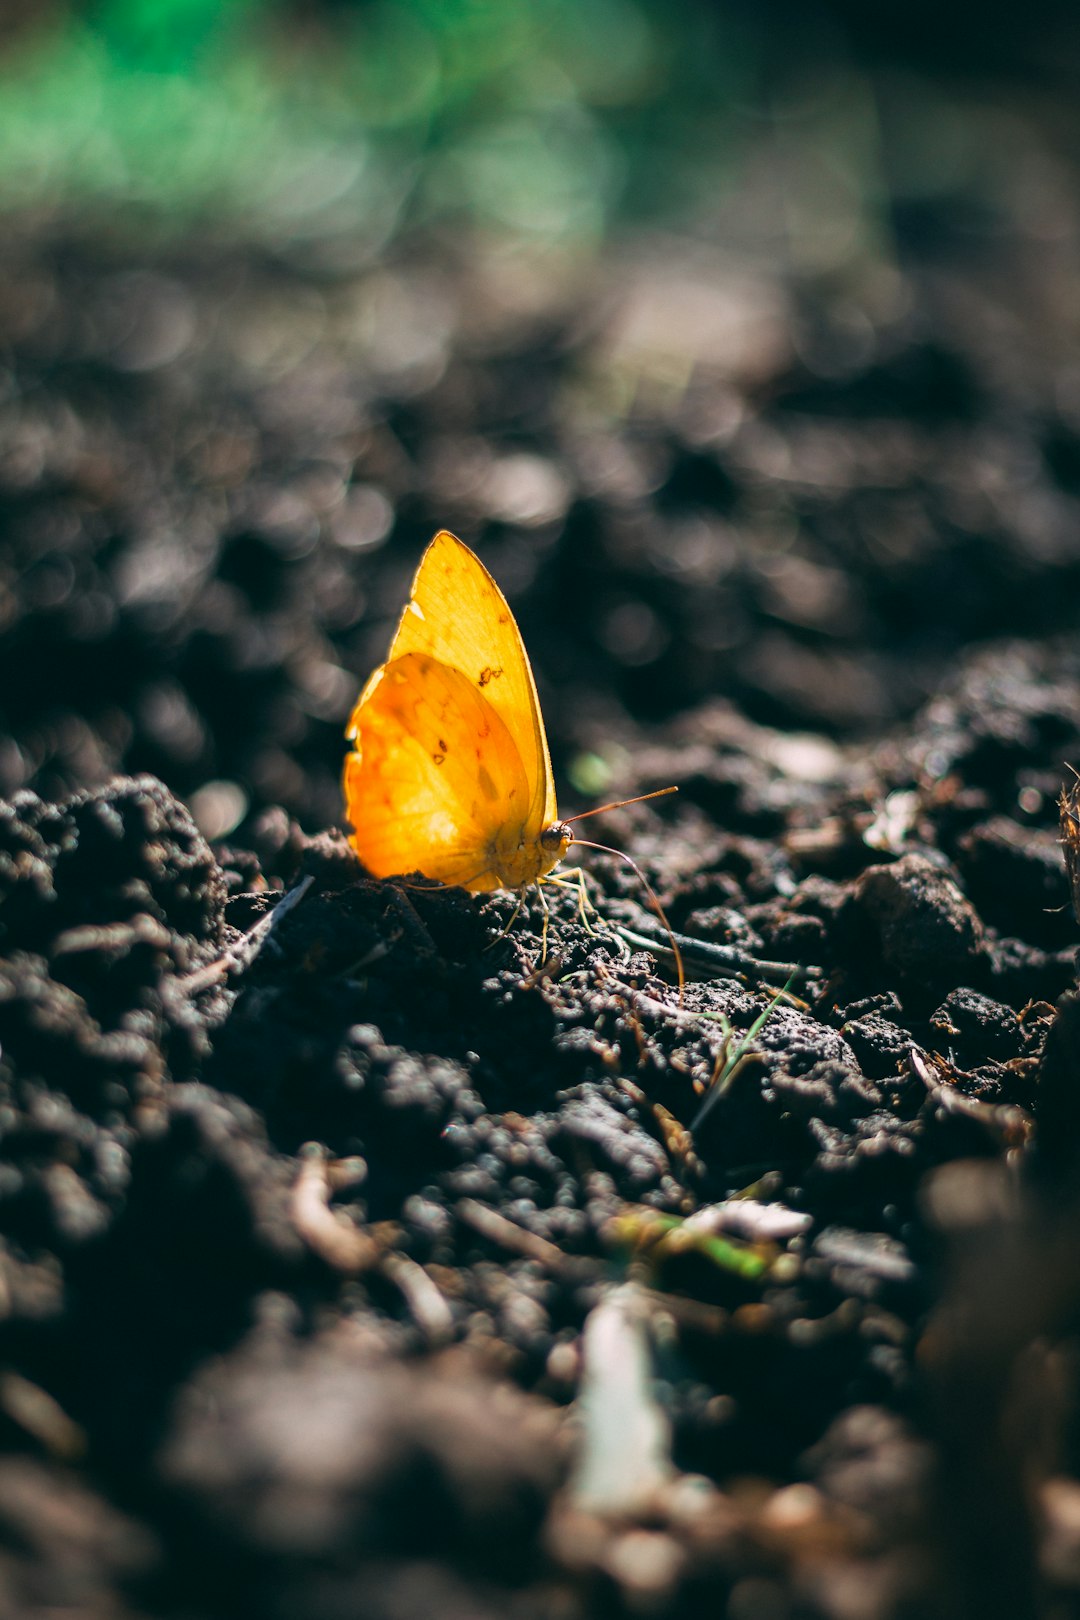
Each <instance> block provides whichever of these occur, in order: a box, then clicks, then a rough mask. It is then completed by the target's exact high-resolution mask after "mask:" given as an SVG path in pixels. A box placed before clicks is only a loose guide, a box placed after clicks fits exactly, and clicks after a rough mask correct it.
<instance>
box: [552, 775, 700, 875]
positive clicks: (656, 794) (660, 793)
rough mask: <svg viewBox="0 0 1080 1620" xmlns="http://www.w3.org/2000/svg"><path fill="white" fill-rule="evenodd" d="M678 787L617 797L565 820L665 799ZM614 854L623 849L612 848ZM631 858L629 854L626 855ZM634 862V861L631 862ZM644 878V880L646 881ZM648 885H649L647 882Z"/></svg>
mask: <svg viewBox="0 0 1080 1620" xmlns="http://www.w3.org/2000/svg"><path fill="white" fill-rule="evenodd" d="M678 791H679V790H678V788H677V787H666V788H656V789H655V790H654V791H653V792H652V793H639V794H638V796H637V798H636V799H616V800H615V802H614V804H598V805H597V806H596V809H595V810H579V811H578V813H577V815H576V816H563V818H562V819H563V821H564V822H569V821H584V820H585V817H586V816H602V815H603V813H604V811H605V810H621V809H622V807H623V805H624V804H644V803H645V800H646V799H663V798H665V797H666V795H667V794H669V793H678ZM593 847H594V848H595V849H603V848H604V847H605V846H604V845H603V844H595V845H594V846H593ZM611 853H612V854H613V855H621V854H622V850H621V849H616V850H612V851H611ZM626 858H627V860H629V859H630V857H629V856H627V857H626ZM631 864H632V863H631ZM644 881H645V880H644V878H642V882H643V883H644ZM646 887H648V885H647V884H646Z"/></svg>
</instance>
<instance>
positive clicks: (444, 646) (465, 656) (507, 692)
mask: <svg viewBox="0 0 1080 1620" xmlns="http://www.w3.org/2000/svg"><path fill="white" fill-rule="evenodd" d="M411 652H417V653H426V654H428V655H429V656H430V657H432V658H434V659H437V660H438V662H439V663H440V664H447V665H449V666H450V667H451V668H452V669H457V670H460V672H461V673H462V675H464V676H465V677H466V678H467V679H468V680H469V681H470V682H471V683H472V685H473V686H474V687H475V689H476V690H477V692H479V693H480V694H481V695H482V696H483V697H484V699H485V700H486V701H487V702H488V703H489V704H490V705H491V707H492V708H493V709H494V710H495V713H496V714H497V715H498V716H499V719H500V720H502V722H503V724H504V725H505V726H506V728H507V730H508V731H509V732H510V734H511V736H512V737H513V738H514V741H515V743H516V746H517V750H518V754H519V757H520V759H521V766H522V770H523V771H524V774H525V780H526V782H527V784H528V800H529V804H528V815H527V826H528V828H529V830H530V833H531V835H532V836H538V835H539V832H540V829H541V828H542V827H544V826H546V825H547V824H548V823H549V822H551V821H554V820H555V819H556V808H555V785H554V782H553V780H552V775H551V761H550V758H549V755H548V747H547V738H546V737H545V735H544V725H543V721H542V719H541V716H540V705H539V701H538V699H537V695H536V684H535V682H534V680H533V674H532V669H531V668H530V666H529V660H528V656H527V655H526V652H525V646H524V643H523V642H522V639H521V632H520V631H519V630H518V627H517V625H516V624H515V622H514V616H513V614H512V613H511V612H510V608H509V606H508V604H507V601H506V598H505V597H504V596H503V594H502V592H501V591H500V589H499V587H498V585H496V583H495V581H494V580H493V579H492V577H491V575H490V574H489V573H488V571H487V569H486V568H485V567H484V565H483V563H482V562H481V561H480V559H479V558H478V557H476V556H474V555H473V553H472V552H471V551H470V550H469V548H468V546H466V545H463V543H462V542H461V541H460V540H459V539H458V538H457V537H456V535H453V534H450V533H449V531H448V530H446V529H442V530H440V532H439V533H438V534H437V535H436V536H435V538H434V540H432V542H431V544H430V545H429V546H428V548H427V550H426V551H425V552H424V555H423V557H422V558H421V560H420V566H419V568H418V569H417V571H416V577H415V579H414V580H413V584H412V591H411V593H410V596H409V600H408V602H407V603H406V606H405V610H404V612H403V613H402V615H401V622H400V623H399V625H398V628H397V632H396V634H395V636H394V639H393V642H392V643H391V646H390V651H389V653H388V654H387V663H390V662H391V661H392V660H393V659H395V658H400V657H401V656H402V655H403V654H405V653H411ZM366 696H367V688H365V691H364V693H363V694H362V695H361V699H360V705H358V711H359V708H360V706H362V704H363V702H364V699H365V697H366ZM354 719H355V716H354Z"/></svg>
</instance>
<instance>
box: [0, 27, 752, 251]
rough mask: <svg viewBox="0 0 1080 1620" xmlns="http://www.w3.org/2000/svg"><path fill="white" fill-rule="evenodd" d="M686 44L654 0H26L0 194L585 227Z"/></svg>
mask: <svg viewBox="0 0 1080 1620" xmlns="http://www.w3.org/2000/svg"><path fill="white" fill-rule="evenodd" d="M688 15H689V14H688ZM699 44H700V41H696V40H695V39H694V36H693V28H692V27H690V28H688V27H687V19H686V18H685V17H684V18H683V19H682V22H681V24H679V25H678V26H676V25H675V23H674V22H673V20H672V15H671V14H670V13H669V11H668V8H666V7H665V6H663V5H661V4H660V3H659V0H372V3H361V4H356V5H352V6H349V5H345V4H338V5H333V6H331V5H327V6H317V5H313V6H302V5H298V4H293V5H287V4H284V3H283V0H100V3H98V4H95V5H84V6H82V7H73V8H64V7H60V6H53V7H49V6H47V5H46V6H42V7H40V8H37V9H35V10H34V11H32V12H30V13H28V20H26V21H24V22H23V24H22V26H21V27H20V28H17V29H9V31H8V38H7V40H6V42H5V45H4V48H3V54H2V56H0V208H4V209H7V210H10V209H12V208H25V207H30V208H34V209H46V210H47V209H55V208H58V207H62V208H66V209H70V208H71V207H73V206H74V207H76V208H84V207H87V206H89V207H94V208H100V206H101V205H102V204H105V205H108V206H111V207H113V208H122V209H125V210H128V211H130V210H132V209H134V210H135V211H136V212H138V211H140V210H141V211H142V212H143V214H144V216H147V215H148V216H152V217H153V218H156V219H158V220H159V221H165V222H169V221H172V222H175V223H178V224H179V223H186V222H188V221H190V219H191V217H192V215H193V213H194V214H198V215H203V216H206V215H210V216H212V217H214V218H216V219H217V220H219V221H224V222H230V223H231V224H232V226H234V227H235V228H237V229H240V230H243V231H246V232H250V231H252V230H255V231H268V232H270V233H272V234H274V235H276V236H278V237H280V236H282V235H286V236H288V235H300V236H304V235H311V234H318V235H325V234H327V233H334V232H339V231H340V232H343V233H348V234H350V235H355V234H357V233H359V234H360V235H361V236H363V237H366V238H367V239H368V240H369V241H372V242H373V243H379V242H382V241H384V240H385V239H386V237H387V236H388V234H390V233H391V232H392V231H393V230H394V229H395V228H396V227H397V226H399V225H400V224H401V223H402V222H403V221H409V222H417V221H419V222H428V221H431V220H433V219H436V220H438V219H443V218H446V217H451V218H461V217H465V218H467V219H469V220H472V221H475V222H477V223H479V224H481V225H491V226H495V227H502V228H506V229H509V230H511V231H513V232H515V233H525V234H526V235H533V236H536V237H538V238H544V239H551V238H563V237H571V238H576V239H582V238H584V239H588V238H590V237H595V236H596V235H597V233H599V232H601V231H602V230H603V228H604V226H605V224H606V222H607V220H608V219H609V217H610V215H611V213H612V211H613V209H615V208H616V207H617V206H618V204H619V200H620V198H621V197H624V196H626V195H627V192H628V189H631V190H632V187H633V182H634V179H635V176H636V175H638V174H639V173H640V174H642V175H644V174H645V173H646V172H647V169H648V161H647V159H648V155H649V154H650V153H653V154H655V150H656V144H657V141H658V140H660V141H661V143H662V140H663V139H665V138H667V137H668V136H669V135H674V134H675V133H676V132H677V128H678V124H679V121H680V119H682V118H685V116H686V115H687V113H688V111H690V105H689V101H691V100H693V99H694V97H693V94H692V91H693V82H694V78H695V76H698V70H697V69H696V67H695V66H694V64H695V63H696V62H697V60H698V45H699ZM714 47H715V40H713V41H711V42H710V49H709V56H710V60H711V61H712V63H713V65H714V67H715V65H716V63H717V62H718V61H719V60H723V61H725V62H727V63H729V64H730V62H731V60H732V57H731V56H730V54H729V55H727V56H723V54H722V53H720V55H718V53H717V52H716V50H715V48H714ZM680 57H681V58H682V61H681V63H680V60H679V59H680ZM673 73H677V74H678V76H679V78H680V86H679V88H680V97H681V99H680V98H675V99H673V98H672V97H671V94H670V92H671V88H672V75H673ZM721 78H722V75H721ZM701 88H702V90H705V89H706V85H705V84H704V82H702V85H701ZM721 88H722V85H721ZM707 90H708V94H709V97H710V99H711V100H713V101H715V99H716V91H717V82H716V80H715V77H713V76H710V77H709V80H708V85H707ZM688 95H689V100H688V99H687V98H688ZM721 99H722V97H721ZM665 108H666V109H668V112H667V113H666V114H665V113H664V111H663V110H664V109H665ZM658 120H659V122H658ZM661 125H662V126H663V127H662V128H661V127H660V126H661ZM628 182H630V184H629V186H628Z"/></svg>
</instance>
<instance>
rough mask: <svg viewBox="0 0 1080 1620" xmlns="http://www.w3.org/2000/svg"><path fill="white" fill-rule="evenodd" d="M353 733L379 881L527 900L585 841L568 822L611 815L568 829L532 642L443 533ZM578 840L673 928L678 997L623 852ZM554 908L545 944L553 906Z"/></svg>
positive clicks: (487, 579) (354, 782)
mask: <svg viewBox="0 0 1080 1620" xmlns="http://www.w3.org/2000/svg"><path fill="white" fill-rule="evenodd" d="M346 735H347V736H348V737H349V739H350V740H351V742H352V745H353V746H352V750H351V752H350V753H349V754H348V755H347V756H346V759H345V772H344V787H345V808H346V813H347V815H348V819H349V821H350V822H351V823H352V828H353V833H352V839H351V843H352V846H353V848H354V849H355V851H356V853H357V855H358V856H359V857H360V859H361V861H362V862H363V863H364V865H365V866H366V867H367V869H368V871H369V872H370V873H371V874H372V876H373V877H377V878H387V877H396V876H398V875H399V874H401V873H403V872H420V873H421V874H422V875H423V876H424V877H426V878H430V879H432V880H433V881H435V882H437V883H448V884H457V885H459V886H460V887H461V888H463V889H472V890H473V891H476V892H479V891H482V890H485V889H516V890H517V891H518V894H519V896H521V895H523V893H524V891H525V889H527V888H528V887H529V885H530V884H533V883H539V882H540V881H541V880H542V879H543V878H544V877H545V876H546V875H547V873H549V872H550V871H551V870H552V868H553V867H554V866H557V865H558V863H559V861H561V860H562V858H563V856H564V855H565V854H566V852H567V850H568V849H569V847H570V845H571V844H572V843H573V842H574V841H575V834H574V832H573V830H572V828H571V826H570V822H571V821H580V820H582V819H583V817H584V816H592V815H599V814H600V810H585V811H583V812H582V813H581V815H577V816H571V817H570V818H569V820H566V821H560V820H559V815H558V810H557V809H556V805H555V783H554V779H553V777H552V774H551V756H550V754H549V753H548V745H547V736H546V734H545V732H544V722H543V719H542V717H541V714H540V703H539V700H538V698H537V696H536V682H535V681H534V680H533V673H532V668H531V666H530V664H529V659H528V654H527V653H526V651H525V644H524V642H523V641H522V639H521V632H520V631H519V629H518V627H517V625H516V624H515V623H514V616H513V614H512V613H511V612H510V608H509V606H508V604H507V601H506V598H505V597H504V596H503V594H502V592H501V591H500V589H499V587H498V586H497V585H496V583H495V581H494V580H493V579H492V577H491V575H490V574H489V573H488V571H487V569H486V568H485V567H484V565H483V563H482V562H481V561H480V559H479V557H477V556H476V555H475V554H474V553H473V552H471V551H470V550H469V548H468V546H467V545H465V544H464V543H463V542H462V541H460V540H459V539H458V538H457V536H456V535H453V534H450V532H449V531H448V530H446V529H441V530H440V531H439V533H438V534H437V535H436V536H435V538H434V540H432V542H431V544H430V545H429V546H428V548H427V550H426V551H425V552H424V555H423V556H422V557H421V559H420V566H419V568H418V569H417V570H416V577H415V578H414V580H413V582H412V589H411V591H410V592H409V600H408V601H407V602H406V604H405V608H404V611H403V612H402V615H401V619H400V622H399V624H398V627H397V630H396V632H395V634H394V639H393V641H392V642H391V643H390V651H389V652H388V653H387V655H386V662H385V663H384V664H380V665H379V667H378V669H377V670H376V671H375V673H374V674H373V675H372V676H371V679H370V680H369V681H368V683H367V685H366V686H365V687H364V689H363V691H362V692H361V693H360V696H359V698H358V700H357V703H356V707H355V708H354V709H353V712H352V717H351V719H350V721H349V726H348V730H347V733H346ZM675 791H676V790H675V789H674V788H661V789H660V790H659V793H646V794H644V795H642V797H643V798H646V799H653V798H657V797H659V796H660V794H664V793H674V792H675ZM637 802H638V800H636V799H624V800H621V801H620V803H622V804H636V803H637ZM615 808H617V806H615V805H603V806H601V809H604V810H610V809H615ZM577 841H578V842H579V843H583V844H585V845H586V847H587V848H590V849H602V850H607V851H608V853H610V854H613V855H618V856H619V857H620V858H621V859H622V860H624V861H627V862H628V863H629V865H630V866H631V867H633V869H634V871H635V872H636V873H637V875H638V877H639V878H640V880H641V882H642V884H643V885H644V887H645V891H646V893H647V894H648V896H649V901H650V904H651V905H652V908H653V910H654V911H655V912H656V914H657V915H658V916H659V918H660V919H661V921H662V922H663V924H664V927H665V928H666V929H667V930H668V934H669V937H670V940H671V946H672V951H673V954H674V957H675V962H676V966H677V968H678V975H679V986H680V996H681V989H682V983H683V967H682V958H681V956H680V954H679V948H678V945H677V943H676V941H675V936H674V934H672V933H671V929H670V926H669V924H668V921H667V918H666V917H665V916H664V912H663V909H662V907H661V905H660V902H659V900H658V899H657V898H656V895H655V894H654V893H653V891H652V889H651V887H650V885H649V883H648V880H647V879H646V878H645V875H644V873H642V872H641V870H640V869H639V867H638V866H637V864H636V863H635V862H634V861H633V860H631V858H630V856H629V855H627V854H626V853H625V852H624V851H622V850H608V846H607V845H606V844H590V843H589V842H588V840H586V839H578V840H577ZM551 881H553V882H558V881H559V880H558V879H557V878H555V879H552V880H551ZM541 898H542V895H541ZM519 904H520V901H519ZM582 904H583V905H584V893H583V892H582ZM544 910H545V920H544V938H545V941H546V938H547V907H546V903H545V908H544ZM515 915H516V913H515Z"/></svg>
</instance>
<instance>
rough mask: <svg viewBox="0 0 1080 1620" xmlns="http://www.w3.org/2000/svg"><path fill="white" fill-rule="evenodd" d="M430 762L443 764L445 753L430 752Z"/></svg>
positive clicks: (444, 762)
mask: <svg viewBox="0 0 1080 1620" xmlns="http://www.w3.org/2000/svg"><path fill="white" fill-rule="evenodd" d="M431 762H432V764H433V765H445V764H446V755H445V754H432V756H431Z"/></svg>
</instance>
